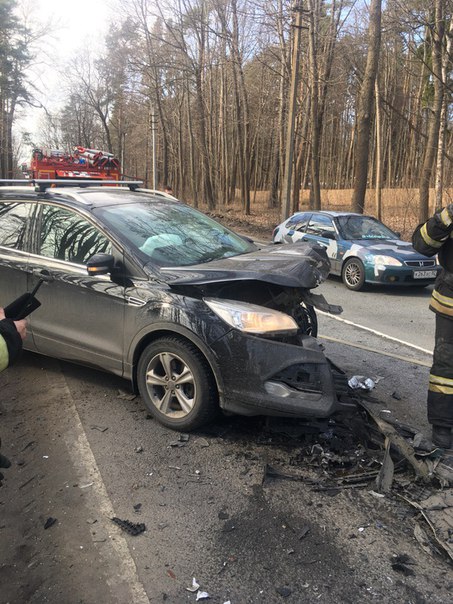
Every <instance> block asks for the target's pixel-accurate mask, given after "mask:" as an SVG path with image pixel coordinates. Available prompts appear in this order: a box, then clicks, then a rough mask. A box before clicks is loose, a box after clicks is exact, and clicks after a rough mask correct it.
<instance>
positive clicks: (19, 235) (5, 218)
mask: <svg viewBox="0 0 453 604" xmlns="http://www.w3.org/2000/svg"><path fill="white" fill-rule="evenodd" d="M30 210H31V204H30V203H18V202H10V203H5V202H2V203H0V245H2V246H4V247H10V248H14V249H16V250H24V249H25V233H26V230H27V224H28V217H29V215H30Z"/></svg>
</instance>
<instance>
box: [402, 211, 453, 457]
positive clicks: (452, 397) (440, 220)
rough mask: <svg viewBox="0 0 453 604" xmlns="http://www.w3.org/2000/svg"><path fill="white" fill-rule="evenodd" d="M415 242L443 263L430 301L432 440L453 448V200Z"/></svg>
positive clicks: (421, 230) (419, 231)
mask: <svg viewBox="0 0 453 604" xmlns="http://www.w3.org/2000/svg"><path fill="white" fill-rule="evenodd" d="M412 244H413V246H414V248H415V249H416V250H417V251H418V252H420V253H421V254H424V255H425V256H434V255H435V254H438V259H439V263H440V265H441V267H442V270H441V272H440V274H439V275H438V277H437V279H436V283H435V285H434V290H433V294H432V296H431V300H430V305H429V308H430V309H431V310H432V311H433V312H434V313H435V314H436V336H435V345H434V357H433V365H432V367H431V373H430V375H429V386H428V402H427V405H428V421H429V422H430V424H431V425H432V430H433V433H432V440H433V443H434V444H435V445H436V446H438V447H442V448H444V449H450V448H451V445H452V428H453V204H450V205H449V206H447V207H446V208H444V209H443V210H441V211H439V212H436V213H435V214H434V216H432V217H431V218H430V219H429V220H427V222H425V223H424V224H420V225H419V226H418V227H417V228H416V229H415V232H414V234H413V236H412Z"/></svg>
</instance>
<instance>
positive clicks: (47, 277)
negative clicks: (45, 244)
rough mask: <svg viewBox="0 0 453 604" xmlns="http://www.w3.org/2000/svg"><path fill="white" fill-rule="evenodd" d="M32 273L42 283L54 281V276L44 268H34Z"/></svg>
mask: <svg viewBox="0 0 453 604" xmlns="http://www.w3.org/2000/svg"><path fill="white" fill-rule="evenodd" d="M32 274H33V276H34V277H37V278H38V279H42V280H43V281H44V283H52V281H55V277H54V276H53V275H52V274H51V273H50V272H49V271H48V270H47V269H45V268H44V269H42V270H40V271H38V270H34V271H32Z"/></svg>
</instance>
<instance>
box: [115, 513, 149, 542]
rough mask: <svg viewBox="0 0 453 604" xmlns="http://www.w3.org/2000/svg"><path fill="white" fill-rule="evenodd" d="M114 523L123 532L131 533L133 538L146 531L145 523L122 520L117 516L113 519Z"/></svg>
mask: <svg viewBox="0 0 453 604" xmlns="http://www.w3.org/2000/svg"><path fill="white" fill-rule="evenodd" d="M111 520H112V522H114V523H115V524H117V525H118V526H119V527H120V528H121V529H122V530H123V531H125V532H126V533H129V535H132V536H133V537H136V536H137V535H140V533H144V532H145V531H146V526H145V524H144V523H143V522H137V523H135V522H131V521H130V520H121V518H117V517H116V516H115V517H114V518H112V519H111Z"/></svg>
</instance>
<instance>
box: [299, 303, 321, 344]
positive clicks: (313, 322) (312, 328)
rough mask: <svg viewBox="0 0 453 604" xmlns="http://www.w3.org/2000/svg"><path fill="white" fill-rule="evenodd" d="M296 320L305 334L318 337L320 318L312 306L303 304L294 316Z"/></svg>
mask: <svg viewBox="0 0 453 604" xmlns="http://www.w3.org/2000/svg"><path fill="white" fill-rule="evenodd" d="M294 319H295V320H296V323H297V324H298V325H299V327H300V328H301V329H302V331H303V333H305V334H307V335H309V336H312V337H313V338H316V337H317V335H318V317H317V315H316V311H315V309H314V308H313V306H311V304H306V303H305V302H301V304H300V307H299V308H298V310H297V312H296V313H295V315H294Z"/></svg>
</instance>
